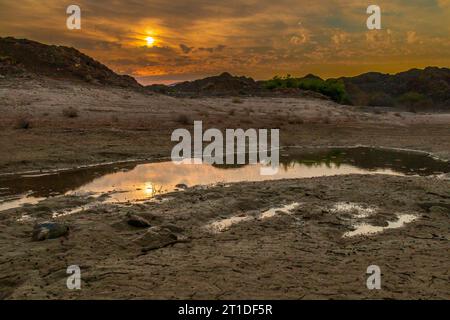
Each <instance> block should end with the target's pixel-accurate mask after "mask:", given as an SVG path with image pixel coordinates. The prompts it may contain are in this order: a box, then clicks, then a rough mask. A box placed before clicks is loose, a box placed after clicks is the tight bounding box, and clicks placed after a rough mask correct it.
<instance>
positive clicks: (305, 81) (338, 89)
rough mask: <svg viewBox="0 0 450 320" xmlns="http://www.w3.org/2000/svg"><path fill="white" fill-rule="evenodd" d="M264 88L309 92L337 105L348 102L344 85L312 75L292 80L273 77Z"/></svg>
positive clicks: (337, 81)
mask: <svg viewBox="0 0 450 320" xmlns="http://www.w3.org/2000/svg"><path fill="white" fill-rule="evenodd" d="M264 87H265V88H266V89H269V90H274V89H279V88H298V89H302V90H310V91H315V92H319V93H321V94H323V95H325V96H327V97H330V98H331V99H332V100H334V101H336V102H338V103H343V104H347V103H349V102H350V100H349V98H348V94H347V92H346V91H345V86H344V83H343V82H342V81H340V80H336V79H329V80H323V79H321V78H319V77H316V76H312V75H309V76H306V77H304V78H293V77H291V75H289V74H288V75H287V76H286V77H279V76H275V77H273V78H272V79H271V80H267V81H265V83H264Z"/></svg>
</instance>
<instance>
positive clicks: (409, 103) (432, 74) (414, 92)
mask: <svg viewBox="0 0 450 320" xmlns="http://www.w3.org/2000/svg"><path fill="white" fill-rule="evenodd" d="M339 80H342V81H343V82H344V84H345V90H346V91H347V94H348V96H349V98H350V101H351V102H352V104H354V105H368V106H387V107H403V108H407V109H410V110H412V111H414V110H417V111H424V110H431V109H443V110H450V69H448V68H437V67H427V68H425V69H423V70H420V69H411V70H409V71H405V72H401V73H397V74H394V75H390V74H382V73H376V72H370V73H365V74H362V75H359V76H356V77H343V78H340V79H339Z"/></svg>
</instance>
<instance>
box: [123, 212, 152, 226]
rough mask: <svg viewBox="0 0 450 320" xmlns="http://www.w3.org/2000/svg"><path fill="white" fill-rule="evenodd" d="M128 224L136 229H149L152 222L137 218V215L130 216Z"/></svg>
mask: <svg viewBox="0 0 450 320" xmlns="http://www.w3.org/2000/svg"><path fill="white" fill-rule="evenodd" d="M127 223H128V224H129V225H130V226H133V227H136V228H148V227H150V222H148V221H147V220H146V219H144V218H142V217H140V216H137V215H134V214H132V215H129V216H128V217H127Z"/></svg>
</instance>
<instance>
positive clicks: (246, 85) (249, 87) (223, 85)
mask: <svg viewBox="0 0 450 320" xmlns="http://www.w3.org/2000/svg"><path fill="white" fill-rule="evenodd" d="M172 89H173V90H174V91H175V92H177V93H179V94H183V95H192V96H196V95H201V96H221V95H247V94H252V93H254V92H256V91H259V90H260V87H259V85H258V84H257V83H256V81H255V80H253V79H252V78H247V77H235V76H232V75H231V74H229V73H228V72H224V73H222V74H220V75H218V76H213V77H207V78H204V79H199V80H194V81H185V82H181V83H178V84H176V85H174V86H172Z"/></svg>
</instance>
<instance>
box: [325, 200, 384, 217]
mask: <svg viewBox="0 0 450 320" xmlns="http://www.w3.org/2000/svg"><path fill="white" fill-rule="evenodd" d="M330 211H331V213H350V214H352V215H353V216H354V217H355V218H367V217H368V216H370V215H372V214H374V213H375V212H376V211H377V208H375V207H371V206H367V205H363V204H359V203H354V202H338V203H336V204H335V205H334V206H333V207H332V208H331V210H330Z"/></svg>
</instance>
